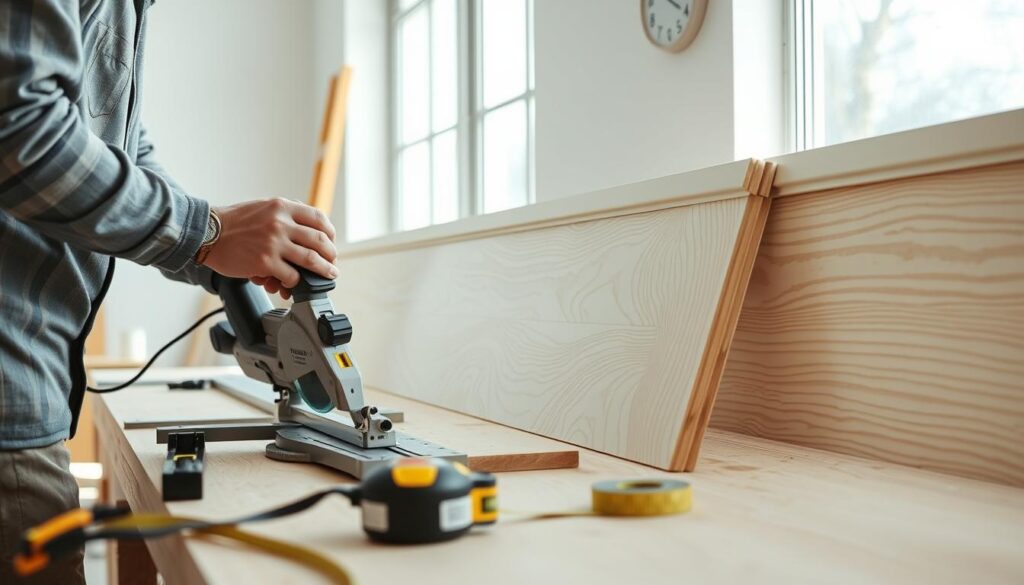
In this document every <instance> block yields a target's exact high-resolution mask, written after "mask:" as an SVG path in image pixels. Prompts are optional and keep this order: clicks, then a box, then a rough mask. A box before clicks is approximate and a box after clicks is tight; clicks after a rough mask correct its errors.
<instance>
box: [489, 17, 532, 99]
mask: <svg viewBox="0 0 1024 585" xmlns="http://www.w3.org/2000/svg"><path fill="white" fill-rule="evenodd" d="M480 5H481V10H482V11H483V15H482V16H483V90H484V92H483V93H484V96H483V98H484V100H483V103H484V107H485V108H492V107H494V106H496V105H498V104H500V103H502V102H504V101H506V100H509V99H511V98H514V97H515V96H517V95H519V94H522V93H523V92H525V91H526V60H527V52H526V1H525V0H481V2H480Z"/></svg>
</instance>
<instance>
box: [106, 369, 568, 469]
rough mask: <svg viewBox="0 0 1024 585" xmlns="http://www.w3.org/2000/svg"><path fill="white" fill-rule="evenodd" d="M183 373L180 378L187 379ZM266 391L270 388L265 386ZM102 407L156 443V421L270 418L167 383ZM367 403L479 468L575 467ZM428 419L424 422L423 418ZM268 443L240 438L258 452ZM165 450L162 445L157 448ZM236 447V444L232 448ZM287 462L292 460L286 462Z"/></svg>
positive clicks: (437, 416)
mask: <svg viewBox="0 0 1024 585" xmlns="http://www.w3.org/2000/svg"><path fill="white" fill-rule="evenodd" d="M188 378H189V376H188V374H183V375H182V379H188ZM267 391H268V393H269V392H270V390H269V388H268V390H267ZM106 396H107V397H106V399H105V400H106V402H105V404H106V408H107V409H108V410H109V411H110V412H111V413H113V414H114V415H115V416H117V418H118V420H119V421H121V424H122V425H124V427H125V428H126V429H127V430H145V432H147V433H149V435H150V436H151V437H152V438H153V443H154V445H155V444H156V431H155V430H154V428H155V426H157V425H156V424H155V423H161V424H166V425H167V426H172V425H187V424H220V423H229V422H259V421H261V420H270V419H269V418H268V417H267V416H266V413H265V412H264V411H262V410H260V409H257V408H254V407H253V406H250V405H248V404H245V403H243V402H241V401H239V400H236V399H234V398H232V397H230V396H228V395H227V394H225V393H223V392H219V391H216V390H168V389H167V387H166V386H133V387H132V388H129V389H127V390H123V391H121V392H117V393H114V394H110V395H106ZM366 397H367V400H368V401H372V403H374V404H381V405H384V406H387V407H389V408H397V409H399V410H401V411H402V412H404V413H405V417H406V418H405V421H404V422H401V423H399V424H398V425H396V429H397V430H399V431H401V432H403V433H408V434H410V435H413V436H416V437H420V438H423V439H426V440H428V441H432V442H434V443H438V444H440V445H443V446H445V447H448V448H449V449H454V450H456V451H461V452H463V453H466V454H467V455H468V456H469V466H470V467H472V468H473V469H475V470H478V471H490V472H499V471H529V470H536V469H558V468H567V467H569V468H571V467H576V466H577V465H579V451H577V450H576V449H573V448H572V447H570V446H568V445H565V444H563V443H559V442H557V441H553V440H551V439H547V438H545V437H539V436H537V435H532V434H530V433H524V432H522V431H518V430H516V429H511V428H508V427H505V426H502V425H496V424H494V423H491V422H487V421H483V420H480V419H475V418H473V417H469V416H466V415H462V414H458V413H455V412H450V411H446V410H444V409H441V408H437V407H434V406H430V405H428V404H421V403H418V402H415V401H413V400H409V399H407V398H402V397H400V396H391V395H388V394H384V393H382V392H375V391H372V390H370V391H367V392H366ZM427 421H429V423H428V422H427ZM266 443H267V441H252V442H242V443H240V444H246V445H250V447H251V448H254V449H256V450H257V451H259V452H260V453H262V452H263V451H262V449H263V445H265V444H266ZM159 448H160V449H164V450H166V447H164V446H159ZM235 448H237V447H235ZM285 465H291V464H285Z"/></svg>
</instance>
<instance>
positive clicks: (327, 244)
mask: <svg viewBox="0 0 1024 585" xmlns="http://www.w3.org/2000/svg"><path fill="white" fill-rule="evenodd" d="M214 210H215V211H216V212H217V216H218V217H219V218H220V223H221V233H220V238H219V239H218V240H217V242H216V243H215V244H213V247H212V248H211V249H210V253H209V254H208V255H207V256H206V259H205V261H204V262H203V264H204V265H205V266H208V267H210V268H212V269H213V270H215V271H217V272H218V273H220V274H223V275H224V276H230V277H233V278H248V279H250V280H251V281H252V282H254V283H255V284H257V285H260V286H262V287H264V288H266V289H267V291H268V292H270V293H277V292H280V293H281V296H283V297H284V298H288V297H289V296H291V295H290V290H289V289H291V288H292V287H294V286H295V285H296V284H298V282H299V273H298V271H297V270H295V268H294V267H293V266H291V264H295V265H296V266H302V267H303V268H308V269H309V270H312V271H313V272H316V273H318V274H320V275H321V276H323V277H325V278H335V277H337V276H338V269H337V268H336V267H335V266H334V260H335V258H337V255H338V251H337V250H336V249H335V247H334V237H335V232H334V226H333V225H331V222H330V220H329V219H327V216H326V215H324V214H323V213H322V212H320V211H319V210H318V209H315V208H313V207H310V206H308V205H303V204H302V203H297V202H295V201H288V200H287V199H270V200H264V201H251V202H246V203H239V204H237V205H229V206H227V207H217V208H215V209H214Z"/></svg>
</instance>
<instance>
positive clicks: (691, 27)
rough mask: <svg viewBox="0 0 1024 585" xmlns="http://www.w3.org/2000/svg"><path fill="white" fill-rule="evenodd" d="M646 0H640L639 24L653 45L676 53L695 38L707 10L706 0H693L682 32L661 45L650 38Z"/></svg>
mask: <svg viewBox="0 0 1024 585" xmlns="http://www.w3.org/2000/svg"><path fill="white" fill-rule="evenodd" d="M645 2H647V0H640V24H641V26H642V28H643V29H644V36H645V37H647V40H648V41H649V42H650V43H651V44H652V45H654V46H655V47H657V48H659V49H661V50H663V51H667V52H669V53H678V52H679V51H682V50H683V49H685V48H686V47H689V46H690V43H692V42H693V40H694V39H695V38H697V33H698V32H700V27H701V26H703V24H704V13H705V12H707V8H708V0H693V14H691V15H690V21H689V22H687V23H686V28H685V29H683V34H682V36H680V37H679V38H678V39H677V40H676V41H675V42H674V43H672V44H671V45H661V44H659V43H658V41H657V40H655V39H653V38H651V31H650V30H648V29H647V18H646V10H647V9H646V8H644V3H645Z"/></svg>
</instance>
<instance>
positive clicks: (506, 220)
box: [338, 159, 755, 260]
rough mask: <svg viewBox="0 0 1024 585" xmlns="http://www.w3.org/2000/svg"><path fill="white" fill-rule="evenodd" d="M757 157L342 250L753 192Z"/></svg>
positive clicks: (428, 241)
mask: <svg viewBox="0 0 1024 585" xmlns="http://www.w3.org/2000/svg"><path fill="white" fill-rule="evenodd" d="M754 162H755V161H753V160H752V159H744V160H740V161H736V162H732V163H728V164H724V165H718V166H714V167H709V168H706V169H701V170H699V171H692V172H687V173H680V174H676V175H669V176H666V177H661V178H658V179H651V180H649V181H643V182H640V183H632V184H629V185H621V186H618V187H612V188H610V189H604V190H601V191H594V192H592V193H585V194H581V195H576V196H573V197H567V198H565V199H555V200H553V201H545V202H542V203H536V204H534V205H528V206H526V207H518V208H516V209H509V210H507V211H501V212H497V213H489V214H486V215H477V216H473V217H467V218H464V219H461V220H459V221H455V222H452V223H447V224H441V225H433V226H430V227H425V228H422V229H418V230H411V231H405V232H398V233H394V234H389V235H386V236H382V237H380V238H375V239H372V240H366V241H364V242H356V243H350V244H343V245H341V246H339V249H338V256H339V258H340V259H341V260H345V259H349V258H356V257H359V256H368V255H373V254H380V253H382V252H392V251H397V250H403V249H410V248H420V247H424V246H432V245H437V244H444V243H449V242H457V241H461V240H468V239H477V238H485V237H492V236H496V235H501V234H507V233H514V232H521V231H527V230H534V229H540V228H548V227H555V226H559V225H567V224H572V223H581V222H585V221H594V220H598V219H606V218H609V217H621V216H625V215H633V214H636V213H646V212H649V211H658V210H661V209H670V208H673V207H685V206H688V205H697V204H699V203H708V202H710V201H722V200H726V199H737V198H740V197H746V196H747V195H748V194H749V193H748V192H747V191H745V190H744V189H742V188H740V185H742V184H743V179H744V177H745V176H746V174H747V173H748V171H749V170H750V167H751V165H753V164H754Z"/></svg>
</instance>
